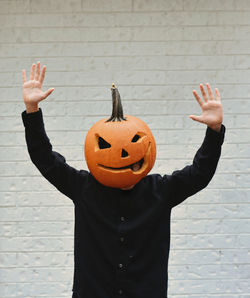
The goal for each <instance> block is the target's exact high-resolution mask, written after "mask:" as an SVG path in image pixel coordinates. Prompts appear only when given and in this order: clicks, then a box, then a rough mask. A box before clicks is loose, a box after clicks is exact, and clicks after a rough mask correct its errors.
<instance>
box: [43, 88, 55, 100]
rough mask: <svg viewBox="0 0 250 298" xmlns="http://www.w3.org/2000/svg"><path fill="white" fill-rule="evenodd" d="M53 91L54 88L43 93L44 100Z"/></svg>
mask: <svg viewBox="0 0 250 298" xmlns="http://www.w3.org/2000/svg"><path fill="white" fill-rule="evenodd" d="M54 90H55V89H54V88H50V89H48V90H47V91H45V92H44V98H43V99H45V98H46V97H48V96H49V95H50V94H51V93H52V92H53V91H54Z"/></svg>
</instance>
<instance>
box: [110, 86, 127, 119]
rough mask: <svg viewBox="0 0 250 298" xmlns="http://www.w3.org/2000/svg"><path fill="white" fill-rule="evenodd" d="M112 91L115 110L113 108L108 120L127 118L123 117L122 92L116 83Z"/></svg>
mask: <svg viewBox="0 0 250 298" xmlns="http://www.w3.org/2000/svg"><path fill="white" fill-rule="evenodd" d="M111 91H112V103H113V110H112V115H111V117H110V118H109V119H108V120H107V121H106V122H111V121H112V122H114V121H122V120H126V118H124V117H123V109H122V103H121V97H120V93H119V91H118V89H117V88H116V86H115V84H114V83H113V84H112V87H111Z"/></svg>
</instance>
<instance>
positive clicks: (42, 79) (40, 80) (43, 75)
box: [39, 65, 46, 84]
mask: <svg viewBox="0 0 250 298" xmlns="http://www.w3.org/2000/svg"><path fill="white" fill-rule="evenodd" d="M45 72H46V66H45V65H44V66H43V69H42V73H41V76H40V78H39V82H40V83H41V84H42V83H43V81H44V77H45Z"/></svg>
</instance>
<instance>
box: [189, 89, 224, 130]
mask: <svg viewBox="0 0 250 298" xmlns="http://www.w3.org/2000/svg"><path fill="white" fill-rule="evenodd" d="M206 86H207V91H208V95H207V94H206V91H205V89H204V87H203V85H202V84H200V90H201V94H202V97H203V100H202V99H201V98H200V97H199V95H198V93H197V92H196V90H193V94H194V97H195V98H196V100H197V102H198V103H199V105H200V107H201V109H202V114H201V115H200V116H196V115H190V116H189V117H190V118H191V119H193V120H195V121H198V122H201V123H204V124H206V125H207V126H209V127H210V128H212V129H213V130H216V131H220V129H221V124H222V120H223V111H222V104H221V99H220V93H219V90H218V89H217V88H215V94H216V97H214V95H213V92H212V90H211V87H210V85H209V84H208V83H207V84H206Z"/></svg>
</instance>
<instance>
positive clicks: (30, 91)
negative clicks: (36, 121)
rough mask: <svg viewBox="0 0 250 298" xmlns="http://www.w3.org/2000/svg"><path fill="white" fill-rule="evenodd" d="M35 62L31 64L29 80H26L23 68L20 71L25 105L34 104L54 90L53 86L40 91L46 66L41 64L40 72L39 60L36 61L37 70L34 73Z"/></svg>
mask: <svg viewBox="0 0 250 298" xmlns="http://www.w3.org/2000/svg"><path fill="white" fill-rule="evenodd" d="M35 67H36V65H35V64H32V67H31V72H30V80H29V81H27V78H26V73H25V69H24V70H23V71H22V76H23V99H24V102H25V104H26V105H35V104H38V103H39V102H40V101H42V100H43V99H45V98H46V97H47V96H48V95H49V94H51V93H52V92H53V91H54V88H51V89H48V90H47V91H45V92H44V91H42V85H43V81H44V77H45V71H46V66H43V69H42V72H41V73H40V62H37V70H36V73H35Z"/></svg>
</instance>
